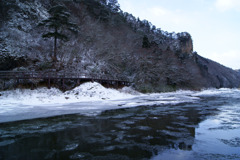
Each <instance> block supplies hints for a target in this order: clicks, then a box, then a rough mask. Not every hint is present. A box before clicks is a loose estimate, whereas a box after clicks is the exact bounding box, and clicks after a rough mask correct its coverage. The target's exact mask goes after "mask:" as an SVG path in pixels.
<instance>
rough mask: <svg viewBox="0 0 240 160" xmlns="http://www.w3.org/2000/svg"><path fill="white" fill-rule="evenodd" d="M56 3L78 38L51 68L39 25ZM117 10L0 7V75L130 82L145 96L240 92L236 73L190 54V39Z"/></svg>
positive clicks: (49, 1) (96, 5)
mask: <svg viewBox="0 0 240 160" xmlns="http://www.w3.org/2000/svg"><path fill="white" fill-rule="evenodd" d="M57 3H61V4H62V5H65V6H66V7H67V8H68V9H69V11H70V13H71V20H72V21H74V22H75V23H76V24H77V25H78V27H79V33H78V35H69V41H67V42H63V41H59V43H58V53H57V56H58V62H57V63H54V62H52V59H51V55H52V53H53V40H52V39H43V38H41V35H42V34H43V33H44V31H45V30H46V28H44V27H39V26H38V24H39V23H40V22H41V21H42V20H44V19H46V18H48V17H49V13H48V10H49V9H50V8H51V7H52V6H54V5H56V4H57ZM116 6H117V4H115V6H114V5H109V4H107V3H106V2H105V1H103V0H62V1H54V0H26V1H23V0H10V1H9V0H2V1H0V9H1V12H0V18H1V23H0V62H1V63H0V70H12V69H14V70H18V68H21V69H22V68H23V67H24V68H25V70H36V71H39V70H48V69H56V70H57V71H60V70H65V71H75V72H76V71H78V72H81V73H85V74H89V75H92V74H98V75H110V76H112V77H113V78H119V77H122V78H126V79H129V80H130V81H133V82H134V86H135V88H136V89H138V90H139V91H143V92H159V91H172V90H176V89H201V88H209V87H216V88H220V87H230V88H232V87H239V86H240V75H239V74H238V73H237V72H236V71H233V70H232V69H229V68H226V67H224V66H222V65H220V64H218V63H216V62H213V61H211V60H208V59H205V58H203V57H201V56H199V55H198V54H197V53H196V52H193V42H192V38H191V35H190V34H188V33H186V32H183V33H177V34H176V33H168V32H164V31H162V30H161V29H156V27H155V26H153V25H151V24H150V23H149V22H148V21H146V20H144V21H140V20H139V19H136V18H135V17H134V16H132V15H131V14H128V13H123V12H122V11H121V10H119V9H118V7H116ZM143 39H144V40H143ZM143 41H145V42H144V43H146V44H147V45H146V44H145V45H144V46H145V47H143ZM8 64H11V65H8Z"/></svg>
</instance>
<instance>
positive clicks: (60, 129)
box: [0, 89, 240, 160]
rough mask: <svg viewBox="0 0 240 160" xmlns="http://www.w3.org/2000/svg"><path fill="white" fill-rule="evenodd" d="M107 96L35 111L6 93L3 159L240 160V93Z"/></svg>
mask: <svg viewBox="0 0 240 160" xmlns="http://www.w3.org/2000/svg"><path fill="white" fill-rule="evenodd" d="M94 92H95V91H94ZM4 94H7V96H5V95H4ZM54 94H56V93H54ZM111 94H113V93H111ZM66 95H68V96H66ZM71 95H76V93H75V92H74V93H73V94H70V93H68V94H65V95H64V99H65V100H69V99H71V98H73V97H71ZM93 95H94V94H93ZM107 95H108V94H106V96H105V97H100V98H99V97H98V99H96V97H95V99H89V100H88V101H84V102H83V101H82V102H77V101H76V100H74V101H71V103H54V104H50V103H43V104H42V105H40V104H41V103H39V104H38V103H36V104H34V105H30V104H26V103H25V102H23V101H24V100H23V98H19V97H18V98H15V100H16V99H21V100H22V101H21V103H20V101H19V102H17V101H11V103H10V101H9V99H11V94H9V93H5V92H4V93H3V95H2V96H1V98H2V99H1V98H0V100H2V101H1V102H0V104H1V106H0V109H1V110H0V159H3V160H4V159H6V160H11V159H12V160H14V159H16V160H18V159H24V160H32V159H34V160H38V159H39V160H43V159H63V160H66V159H100V160H101V159H103V160H108V159H109V160H111V159H116V160H119V159H123V160H125V159H126V160H127V159H136V160H137V159H153V160H159V159H179V160H192V159H199V160H201V159H216V160H219V159H220V160H221V159H226V160H227V159H236V160H237V159H240V91H239V90H237V89H220V90H205V91H201V92H194V91H178V92H174V93H162V94H149V95H145V94H134V95H128V96H126V97H125V96H122V97H120V98H121V99H113V98H109V97H108V96H107ZM32 97H33V95H32ZM58 97H61V96H60V95H58ZM66 97H67V98H66ZM75 98H76V97H75ZM43 99H46V98H43ZM8 101H9V103H7V102H8ZM25 101H26V100H25ZM52 101H54V99H53V100H52ZM35 102H36V101H35Z"/></svg>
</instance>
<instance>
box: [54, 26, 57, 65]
mask: <svg viewBox="0 0 240 160" xmlns="http://www.w3.org/2000/svg"><path fill="white" fill-rule="evenodd" d="M56 33H57V28H55V34H56ZM53 52H54V53H53V61H54V62H57V36H56V35H55V36H54V51H53Z"/></svg>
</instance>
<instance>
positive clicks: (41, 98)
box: [0, 82, 140, 105]
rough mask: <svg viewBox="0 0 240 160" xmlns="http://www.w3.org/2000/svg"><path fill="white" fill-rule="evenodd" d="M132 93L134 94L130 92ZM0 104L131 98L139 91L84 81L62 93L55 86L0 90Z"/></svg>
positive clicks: (61, 102)
mask: <svg viewBox="0 0 240 160" xmlns="http://www.w3.org/2000/svg"><path fill="white" fill-rule="evenodd" d="M132 93H134V94H132ZM1 94H2V96H1V97H0V105H14V104H18V105H19V104H21V105H56V104H65V103H77V102H83V101H101V100H116V99H124V98H132V97H134V96H136V95H139V94H140V93H138V92H134V91H133V90H132V89H131V88H130V87H124V88H123V89H121V90H116V89H110V88H105V87H103V86H102V85H101V84H99V83H96V82H94V83H91V82H89V83H84V84H82V85H80V86H79V87H76V88H75V89H73V90H71V91H67V92H65V93H63V92H62V91H60V90H59V89H56V88H51V89H47V88H38V89H35V90H30V89H16V90H9V91H3V92H1Z"/></svg>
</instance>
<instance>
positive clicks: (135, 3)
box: [118, 0, 240, 69]
mask: <svg viewBox="0 0 240 160" xmlns="http://www.w3.org/2000/svg"><path fill="white" fill-rule="evenodd" d="M118 2H119V3H120V6H121V9H122V10H123V11H124V12H128V13H132V14H133V15H134V16H135V17H139V18H140V19H141V20H143V19H146V20H148V21H149V22H151V23H152V24H153V25H155V26H156V27H157V28H161V29H162V30H164V31H168V32H185V31H186V32H189V33H190V34H191V36H192V39H193V47H194V51H197V52H198V54H199V55H201V56H203V57H206V58H209V59H212V60H214V61H217V62H219V63H221V64H223V65H225V66H227V67H230V68H233V69H240V40H239V37H240V0H118Z"/></svg>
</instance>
